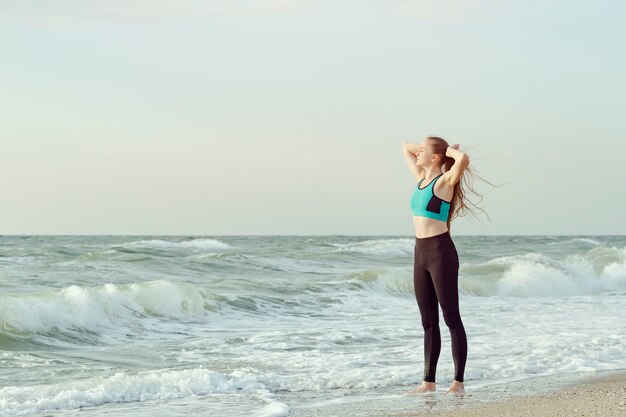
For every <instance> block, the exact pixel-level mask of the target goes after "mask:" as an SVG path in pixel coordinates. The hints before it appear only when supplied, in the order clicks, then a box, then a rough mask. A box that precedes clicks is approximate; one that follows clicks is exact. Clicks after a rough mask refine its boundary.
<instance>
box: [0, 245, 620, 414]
mask: <svg viewBox="0 0 626 417" xmlns="http://www.w3.org/2000/svg"><path fill="white" fill-rule="evenodd" d="M452 238H453V240H454V242H455V245H456V247H457V251H458V254H459V258H460V271H459V296H460V301H459V303H460V311H461V317H462V319H463V323H464V326H465V329H466V333H467V337H468V357H467V364H466V368H465V378H464V380H465V390H466V394H467V395H466V399H467V398H470V397H473V398H475V399H480V398H483V399H490V398H491V399H492V398H494V397H499V396H502V395H515V394H516V393H520V392H524V388H523V387H526V388H525V389H526V391H529V390H536V389H537V387H538V385H537V384H530V385H529V384H525V383H526V382H528V381H533V380H534V381H539V380H542V381H547V382H546V384H545V385H546V386H548V385H553V384H554V383H555V381H557V382H558V381H566V380H567V381H571V380H576V379H577V378H578V379H581V378H588V377H589V376H593V375H599V374H600V373H602V372H613V371H623V370H626V320H625V318H626V236H456V235H454V233H452ZM414 244H415V237H414V236H412V234H410V233H409V234H408V235H402V236H353V235H313V236H289V235H283V236H241V235H239V236H235V235H227V236H170V235H168V236H135V235H133V236H103V235H98V236H84V235H80V236H50V235H42V236H17V235H11V236H0V288H1V292H0V415H1V416H14V415H15V416H21V415H42V416H44V415H45V416H125V417H134V416H155V415H158V416H169V415H172V416H174V415H183V414H189V415H195V416H214V417H218V416H229V417H238V416H245V417H248V416H256V417H280V416H313V415H327V416H332V415H349V414H352V415H361V416H365V415H383V414H384V411H385V410H391V409H399V408H402V407H405V408H412V409H420V408H425V407H431V408H432V407H433V401H439V402H440V403H439V406H441V405H442V404H443V403H444V402H445V401H447V400H444V398H446V397H451V396H446V395H443V393H445V391H446V390H447V388H449V386H450V385H451V383H452V380H453V375H454V364H453V362H452V354H451V346H450V333H449V331H448V329H447V327H446V325H445V322H444V321H443V319H441V320H440V326H441V336H442V347H441V354H440V358H439V362H438V366H437V390H438V392H437V393H436V395H435V396H436V397H437V398H439V400H433V399H432V398H430V399H428V398H426V397H425V396H414V395H413V396H409V395H406V394H405V391H407V390H409V389H411V388H413V387H415V386H418V385H419V384H421V382H422V376H423V368H424V358H423V329H422V327H421V321H420V315H419V309H418V307H417V303H416V300H415V294H414V290H413V277H412V270H413V256H414ZM440 314H441V313H440ZM542 378H543V379H542ZM515 383H517V385H516V386H514V385H511V384H515ZM507 384H508V385H507ZM503 387H505V388H503ZM488 393H489V395H488ZM461 398H462V397H461ZM450 401H463V400H462V399H454V400H450ZM450 404H452V403H450ZM435 406H437V405H436V404H435ZM381 413H383V414H381Z"/></svg>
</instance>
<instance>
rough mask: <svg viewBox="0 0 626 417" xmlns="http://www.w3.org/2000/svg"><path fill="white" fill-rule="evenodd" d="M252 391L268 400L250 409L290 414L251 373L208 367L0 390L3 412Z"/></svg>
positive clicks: (1, 409) (279, 414)
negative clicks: (217, 369)
mask: <svg viewBox="0 0 626 417" xmlns="http://www.w3.org/2000/svg"><path fill="white" fill-rule="evenodd" d="M216 393H219V394H233V395H239V396H241V395H246V394H248V395H254V396H255V397H260V398H262V399H263V400H264V402H266V403H267V405H266V406H265V407H263V408H262V409H257V410H251V411H253V413H252V414H256V413H258V415H259V416H267V417H269V416H282V415H287V413H288V411H289V408H288V407H287V406H286V405H285V404H282V403H280V402H278V401H276V400H275V396H274V395H273V394H272V393H271V392H269V391H268V390H267V388H266V387H265V385H264V384H263V383H262V382H260V381H259V380H258V378H257V377H256V376H255V375H254V374H251V373H246V372H243V371H239V370H237V371H233V372H231V373H230V374H224V373H221V372H215V371H212V370H209V369H204V368H201V367H199V368H195V369H183V370H177V369H167V370H161V371H151V372H143V373H136V374H127V373H124V372H119V373H116V374H114V375H112V376H109V377H92V378H87V379H81V380H78V381H69V382H59V383H56V384H49V385H33V386H7V387H3V388H2V389H0V412H2V413H4V414H6V415H24V414H32V413H41V412H44V411H51V410H71V409H77V408H80V407H86V406H97V405H102V404H107V403H126V402H134V401H140V402H145V401H152V400H167V399H173V398H181V397H189V396H193V395H207V394H216Z"/></svg>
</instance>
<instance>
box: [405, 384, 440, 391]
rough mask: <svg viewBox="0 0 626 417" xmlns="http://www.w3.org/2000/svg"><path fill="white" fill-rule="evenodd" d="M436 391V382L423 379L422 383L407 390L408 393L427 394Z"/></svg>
mask: <svg viewBox="0 0 626 417" xmlns="http://www.w3.org/2000/svg"><path fill="white" fill-rule="evenodd" d="M435 391H437V388H436V384H435V383H434V382H427V381H422V385H420V386H419V387H417V388H413V389H412V390H409V391H407V392H406V394H426V393H430V392H435Z"/></svg>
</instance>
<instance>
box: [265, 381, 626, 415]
mask: <svg viewBox="0 0 626 417" xmlns="http://www.w3.org/2000/svg"><path fill="white" fill-rule="evenodd" d="M451 382H452V381H445V380H444V379H442V380H440V381H439V382H438V383H437V391H436V392H435V393H432V394H427V395H409V394H405V393H406V391H408V390H410V389H411V388H414V387H415V386H400V387H399V386H395V387H390V386H387V387H378V388H365V389H358V390H354V389H352V390H348V389H346V390H337V392H336V393H334V395H332V396H331V397H328V395H327V394H326V395H321V394H320V393H315V392H309V393H305V392H286V393H283V394H282V395H280V396H279V398H277V399H278V400H279V401H281V402H284V403H286V404H294V405H290V406H289V407H290V411H289V414H288V415H289V417H336V416H345V417H424V416H430V417H444V416H445V417H491V416H493V417H528V416H536V417H544V416H559V417H561V416H562V417H577V416H583V415H584V416H586V417H587V416H598V417H621V416H624V415H626V369H617V370H610V371H585V372H571V373H562V374H553V375H541V376H535V377H527V378H522V379H518V380H514V381H507V382H504V381H501V382H497V381H495V382H494V381H492V382H487V383H480V382H477V383H475V384H474V383H471V382H469V381H466V387H465V395H464V396H454V395H445V393H446V391H447V389H448V388H449V385H450V384H451ZM296 404H297V405H296Z"/></svg>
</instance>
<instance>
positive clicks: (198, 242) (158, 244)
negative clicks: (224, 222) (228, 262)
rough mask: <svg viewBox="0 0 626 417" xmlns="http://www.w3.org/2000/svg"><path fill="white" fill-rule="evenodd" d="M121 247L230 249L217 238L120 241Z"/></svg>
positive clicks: (229, 246)
mask: <svg viewBox="0 0 626 417" xmlns="http://www.w3.org/2000/svg"><path fill="white" fill-rule="evenodd" d="M116 246H121V247H130V248H133V247H142V248H152V249H172V248H174V249H178V248H183V249H230V248H232V246H231V245H229V244H228V243H225V242H222V241H220V240H217V239H191V240H184V241H181V242H173V241H169V240H162V239H151V240H138V241H135V242H128V243H122V244H120V245H116Z"/></svg>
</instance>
